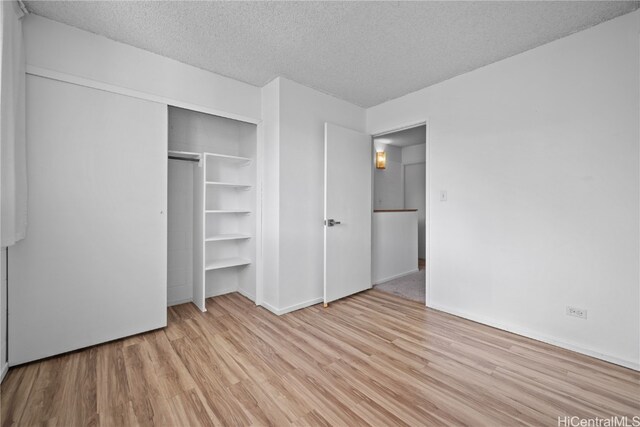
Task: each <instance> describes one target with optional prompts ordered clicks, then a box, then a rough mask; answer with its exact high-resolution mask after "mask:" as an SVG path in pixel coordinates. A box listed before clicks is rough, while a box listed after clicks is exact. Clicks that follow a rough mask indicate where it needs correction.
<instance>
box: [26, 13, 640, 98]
mask: <svg viewBox="0 0 640 427" xmlns="http://www.w3.org/2000/svg"><path fill="white" fill-rule="evenodd" d="M25 3H26V5H27V8H28V9H29V10H30V11H31V12H33V13H35V14H38V15H41V16H44V17H47V18H50V19H53V20H55V21H59V22H63V23H65V24H69V25H72V26H74V27H78V28H81V29H84V30H88V31H91V32H93V33H96V34H100V35H103V36H106V37H108V38H110V39H113V40H116V41H119V42H123V43H126V44H129V45H132V46H136V47H139V48H142V49H146V50H148V51H151V52H154V53H157V54H160V55H163V56H167V57H170V58H173V59H176V60H178V61H181V62H184V63H187V64H190V65H194V66H196V67H199V68H202V69H205V70H209V71H213V72H215V73H218V74H222V75H225V76H228V77H232V78H234V79H237V80H240V81H243V82H247V83H250V84H253V85H256V86H263V85H264V84H266V83H268V82H269V81H270V80H272V79H273V78H275V77H277V76H283V77H287V78H290V79H292V80H295V81H297V82H299V83H302V84H304V85H306V86H310V87H313V88H316V89H318V90H321V91H323V92H326V93H329V94H332V95H335V96H337V97H339V98H342V99H345V100H347V101H350V102H352V103H355V104H357V105H360V106H363V107H369V106H373V105H376V104H379V103H381V102H383V101H386V100H388V99H392V98H397V97H399V96H402V95H404V94H407V93H409V92H413V91H415V90H418V89H421V88H423V87H426V86H429V85H432V84H435V83H438V82H440V81H443V80H446V79H449V78H451V77H454V76H456V75H459V74H462V73H465V72H467V71H470V70H473V69H475V68H478V67H481V66H483V65H487V64H490V63H492V62H495V61H498V60H500V59H503V58H506V57H509V56H512V55H515V54H517V53H520V52H523V51H526V50H528V49H531V48H534V47H536V46H539V45H542V44H544V43H547V42H550V41H552V40H555V39H557V38H560V37H563V36H566V35H568V34H571V33H573V32H576V31H579V30H581V29H584V28H587V27H589V26H592V25H595V24H598V23H600V22H602V21H605V20H608V19H611V18H613V17H616V16H618V15H622V14H624V13H627V12H631V11H633V10H635V9H637V8H638V3H639V2H637V1H633V2H625V1H612V2H611V1H605V2H598V1H587V2H581V1H568V2H555V1H553V2H546V1H543V2H485V1H476V2H314V1H309V2H143V1H136V2H132V1H126V2H112V1H107V2H102V1H90V2H84V1H82V2H72V1H68V2H55V1H44V2H39V1H26V2H25Z"/></svg>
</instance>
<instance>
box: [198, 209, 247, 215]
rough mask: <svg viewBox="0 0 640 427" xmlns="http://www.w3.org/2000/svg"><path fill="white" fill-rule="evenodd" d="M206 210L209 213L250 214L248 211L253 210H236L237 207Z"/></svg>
mask: <svg viewBox="0 0 640 427" xmlns="http://www.w3.org/2000/svg"><path fill="white" fill-rule="evenodd" d="M204 212H205V213H208V214H248V213H251V211H246V210H236V209H210V210H206V211H204Z"/></svg>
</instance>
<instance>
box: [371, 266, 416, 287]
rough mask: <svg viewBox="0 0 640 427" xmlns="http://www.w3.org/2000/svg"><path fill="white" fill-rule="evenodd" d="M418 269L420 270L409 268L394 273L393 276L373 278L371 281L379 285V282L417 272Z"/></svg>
mask: <svg viewBox="0 0 640 427" xmlns="http://www.w3.org/2000/svg"><path fill="white" fill-rule="evenodd" d="M418 271H420V270H419V269H417V268H416V269H415V270H409V271H406V272H404V273H400V274H395V275H393V276H389V277H383V278H382V279H377V280H375V281H374V282H373V284H374V285H379V284H381V283H384V282H388V281H389V280H393V279H397V278H399V277H403V276H408V275H409V274H413V273H417V272H418Z"/></svg>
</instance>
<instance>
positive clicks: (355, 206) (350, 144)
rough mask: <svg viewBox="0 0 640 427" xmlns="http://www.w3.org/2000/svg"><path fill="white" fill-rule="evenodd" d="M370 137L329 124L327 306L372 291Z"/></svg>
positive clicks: (326, 148)
mask: <svg viewBox="0 0 640 427" xmlns="http://www.w3.org/2000/svg"><path fill="white" fill-rule="evenodd" d="M371 147H372V145H371V137H370V136H369V135H366V134H363V133H360V132H356V131H353V130H350V129H346V128H343V127H340V126H337V125H333V124H331V123H325V125H324V220H325V222H324V303H325V305H326V304H328V303H329V302H331V301H335V300H337V299H340V298H343V297H346V296H348V295H352V294H354V293H356V292H360V291H363V290H365V289H369V288H371V209H372V205H371V162H372V148H371Z"/></svg>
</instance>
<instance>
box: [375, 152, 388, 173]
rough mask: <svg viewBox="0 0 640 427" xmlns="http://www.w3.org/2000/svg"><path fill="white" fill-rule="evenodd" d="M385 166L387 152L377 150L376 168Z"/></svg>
mask: <svg viewBox="0 0 640 427" xmlns="http://www.w3.org/2000/svg"><path fill="white" fill-rule="evenodd" d="M386 167H387V153H385V152H384V151H378V152H377V153H376V169H385V168H386Z"/></svg>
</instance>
